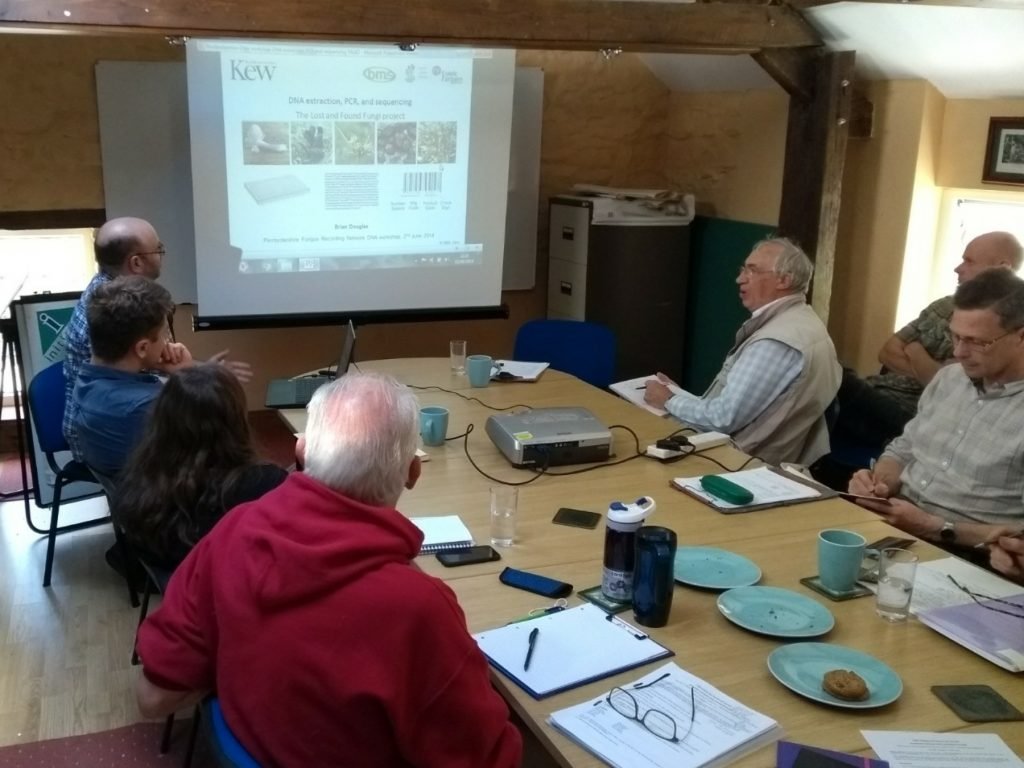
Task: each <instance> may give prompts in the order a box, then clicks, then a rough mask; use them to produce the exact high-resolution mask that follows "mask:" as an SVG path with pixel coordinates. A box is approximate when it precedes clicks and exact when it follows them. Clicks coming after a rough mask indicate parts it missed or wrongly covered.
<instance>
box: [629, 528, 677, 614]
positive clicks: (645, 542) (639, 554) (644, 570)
mask: <svg viewBox="0 0 1024 768" xmlns="http://www.w3.org/2000/svg"><path fill="white" fill-rule="evenodd" d="M675 559H676V534H675V531H671V530H669V529H668V528H662V527H660V526H656V525H645V526H644V527H643V528H641V529H640V530H639V531H637V534H636V557H635V570H634V572H633V614H634V616H635V617H636V621H637V623H638V624H643V625H644V626H645V627H663V626H665V625H666V624H667V623H668V614H669V611H670V610H671V609H672V593H673V591H675V574H674V567H675Z"/></svg>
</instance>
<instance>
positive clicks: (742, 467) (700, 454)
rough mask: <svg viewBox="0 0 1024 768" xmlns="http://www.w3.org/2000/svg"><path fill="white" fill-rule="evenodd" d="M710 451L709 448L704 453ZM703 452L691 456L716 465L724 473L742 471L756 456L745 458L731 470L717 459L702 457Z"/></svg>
mask: <svg viewBox="0 0 1024 768" xmlns="http://www.w3.org/2000/svg"><path fill="white" fill-rule="evenodd" d="M717 447H718V446H717V445H716V446H715V448H717ZM710 450H711V449H710V448H705V449H704V451H710ZM704 451H694V452H693V454H692V455H694V456H700V457H701V458H702V459H704V460H705V461H710V462H711V463H712V464H717V465H718V466H720V467H721V468H722V469H724V470H725V471H726V472H739V471H740V470H741V469H744V468H745V467H746V466H747V465H748V464H749V463H750V462H752V461H754V460H755V459H757V456H749V457H747V460H746V461H744V462H743V463H742V464H740V465H739V466H738V467H737V468H736V469H732V468H731V467H727V466H725V464H723V463H722V462H720V461H719V460H718V459H713V458H711V457H710V456H705V455H704ZM687 455H688V456H689V455H691V454H687ZM757 460H758V461H760V459H757Z"/></svg>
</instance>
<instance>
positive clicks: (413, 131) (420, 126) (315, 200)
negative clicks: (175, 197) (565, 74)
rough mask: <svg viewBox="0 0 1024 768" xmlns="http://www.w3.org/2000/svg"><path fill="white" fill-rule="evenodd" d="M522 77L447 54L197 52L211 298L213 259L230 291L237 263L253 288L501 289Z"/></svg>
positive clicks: (193, 75) (197, 119)
mask: <svg viewBox="0 0 1024 768" xmlns="http://www.w3.org/2000/svg"><path fill="white" fill-rule="evenodd" d="M513 65H514V59H513V58H512V55H510V54H509V52H501V51H490V50H480V49H464V48H445V47H440V46H431V47H421V48H420V49H418V50H416V51H402V50H400V49H399V48H398V47H397V46H393V45H339V44H310V43H305V44H303V43H278V42H273V41H244V40H243V41H239V40H199V41H190V43H189V49H188V78H189V79H188V84H189V108H190V115H189V119H190V127H191V137H192V149H193V187H194V198H195V200H196V211H195V212H196V244H197V249H199V250H200V251H201V253H200V254H198V256H199V258H198V263H199V270H198V276H199V278H200V285H199V288H200V299H202V294H203V271H204V267H203V264H204V262H207V268H208V270H209V269H217V270H218V273H219V275H220V277H219V278H218V279H217V281H215V283H216V284H217V285H220V286H221V288H224V287H226V286H225V285H224V284H223V280H224V279H225V278H224V275H223V267H224V260H225V254H226V253H230V254H232V257H231V259H230V260H231V262H232V264H231V267H232V269H233V270H234V271H235V272H236V273H237V274H238V275H239V276H242V277H245V276H253V275H268V274H280V273H310V272H312V273H324V272H336V271H343V272H352V271H358V272H361V273H362V272H366V271H368V270H369V271H373V270H415V269H417V268H436V267H474V266H475V267H478V268H479V270H478V274H477V279H479V280H482V281H489V280H490V278H491V277H492V276H493V274H494V273H495V266H496V267H497V274H498V275H499V276H500V272H501V269H500V266H501V257H502V254H501V250H502V244H503V240H504V230H503V228H504V208H505V202H506V188H507V174H508V143H509V139H508V136H509V128H508V125H507V123H508V122H509V120H510V110H511V107H510V102H511V83H512V76H513ZM496 85H497V86H500V87H498V88H497V89H496V90H495V86H496ZM495 114H497V115H498V116H499V119H501V116H503V119H504V122H505V123H506V125H504V126H496V125H495V120H494V115H495ZM224 219H226V221H224ZM225 240H226V242H225ZM204 248H205V249H207V250H208V251H209V256H208V257H207V258H204V255H203V253H202V251H203V249H204ZM211 263H212V264H213V265H214V266H213V267H211V266H210V264H211ZM350 277H351V276H350ZM359 279H363V278H357V282H358V280H359ZM366 279H369V278H366ZM398 279H399V282H400V283H401V281H403V280H406V279H408V280H409V281H410V285H409V286H408V290H410V291H415V289H416V284H417V282H418V281H419V278H418V277H416V276H415V275H414V274H409V275H407V276H406V277H400V278H398ZM499 279H500V277H499ZM473 282H474V281H473V278H472V276H471V280H470V283H471V284H473ZM350 285H351V283H346V286H350ZM347 290H352V288H351V287H348V288H347ZM488 293H493V290H491V291H488ZM421 301H422V300H421ZM426 301H427V302H428V305H431V306H432V305H434V304H435V303H437V302H438V301H440V302H441V303H440V305H449V306H454V305H458V304H460V303H462V301H461V300H457V299H456V298H455V297H454V296H449V297H444V298H441V297H435V298H430V299H427V300H426ZM229 311H230V310H229ZM204 312H205V309H204Z"/></svg>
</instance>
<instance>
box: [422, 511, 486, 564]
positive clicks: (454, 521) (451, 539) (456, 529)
mask: <svg viewBox="0 0 1024 768" xmlns="http://www.w3.org/2000/svg"><path fill="white" fill-rule="evenodd" d="M410 521H411V522H412V524H413V525H415V526H416V527H417V528H419V529H420V530H421V531H423V544H422V545H421V546H420V554H421V555H425V554H429V553H431V552H443V551H445V550H448V549H465V548H466V547H472V546H473V534H472V533H470V532H469V528H467V527H466V524H465V523H464V522H462V518H461V517H459V516H458V515H442V516H441V517H412V518H410Z"/></svg>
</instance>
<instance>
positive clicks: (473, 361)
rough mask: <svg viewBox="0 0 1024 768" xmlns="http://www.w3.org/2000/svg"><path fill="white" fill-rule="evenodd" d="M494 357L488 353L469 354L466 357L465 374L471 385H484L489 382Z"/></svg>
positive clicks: (492, 370)
mask: <svg viewBox="0 0 1024 768" xmlns="http://www.w3.org/2000/svg"><path fill="white" fill-rule="evenodd" d="M493 372H494V358H492V357H491V356H490V355H470V356H469V357H467V358H466V375H467V376H469V384H470V386H473V387H486V386H487V385H488V384H490V383H491V374H492V373H493Z"/></svg>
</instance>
